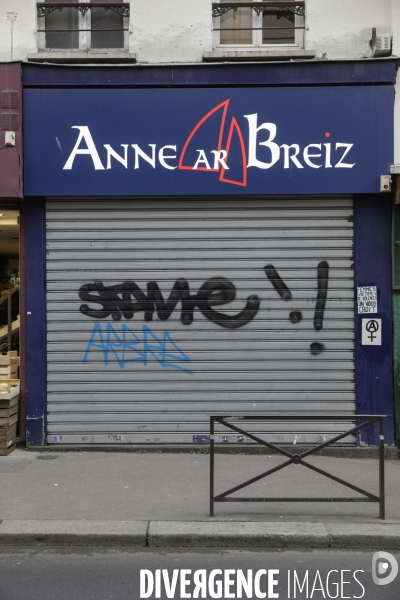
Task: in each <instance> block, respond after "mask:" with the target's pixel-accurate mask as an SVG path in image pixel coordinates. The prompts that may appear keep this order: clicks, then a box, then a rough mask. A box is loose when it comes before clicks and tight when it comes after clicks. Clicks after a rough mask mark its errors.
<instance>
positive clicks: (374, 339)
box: [361, 319, 382, 346]
mask: <svg viewBox="0 0 400 600" xmlns="http://www.w3.org/2000/svg"><path fill="white" fill-rule="evenodd" d="M361 321H362V336H361V344H362V345H363V346H382V319H361Z"/></svg>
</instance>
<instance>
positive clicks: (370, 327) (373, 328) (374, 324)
mask: <svg viewBox="0 0 400 600" xmlns="http://www.w3.org/2000/svg"><path fill="white" fill-rule="evenodd" d="M365 329H366V330H367V331H368V333H370V334H371V335H370V336H368V337H369V339H370V340H371V342H372V341H373V340H374V339H375V338H376V335H374V333H376V332H377V331H378V329H379V323H378V321H375V319H371V320H370V321H368V323H367V324H366V326H365Z"/></svg>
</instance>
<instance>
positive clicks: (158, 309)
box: [0, 0, 400, 445]
mask: <svg viewBox="0 0 400 600" xmlns="http://www.w3.org/2000/svg"><path fill="white" fill-rule="evenodd" d="M20 4H21V6H22V5H23V4H26V5H27V4H29V6H30V7H31V8H32V11H31V13H29V11H24V12H23V16H21V13H22V10H21V11H17V5H18V3H15V4H13V7H14V6H15V7H16V8H15V12H13V13H11V12H10V13H7V18H6V20H5V23H6V25H7V26H8V27H9V30H10V44H11V45H10V47H9V49H7V48H6V46H4V47H3V48H1V54H0V57H2V58H3V60H5V61H6V60H11V59H12V60H21V61H24V64H23V65H22V83H23V88H24V96H23V98H24V162H25V172H24V185H25V201H24V203H25V221H26V225H25V233H24V243H25V244H26V261H25V264H24V273H25V279H24V281H25V283H24V285H25V286H26V308H25V311H26V349H27V350H26V363H25V366H26V373H27V377H26V390H27V409H26V432H27V440H28V441H29V442H31V443H32V444H34V445H40V444H41V443H48V444H79V445H83V444H157V443H161V444H180V443H181V444H182V443H185V444H191V443H201V442H206V441H207V439H208V438H207V435H208V415H210V414H226V413H230V412H232V411H241V412H246V413H249V414H251V413H253V414H254V413H260V412H261V413H264V412H282V414H285V415H290V414H299V413H300V414H303V415H304V414H309V415H315V414H319V413H321V414H327V413H329V414H333V415H335V414H337V415H339V414H348V415H349V421H350V415H353V414H385V415H387V418H386V421H385V423H386V428H385V441H386V443H387V444H389V445H392V444H394V443H395V439H396V435H395V434H396V426H395V409H394V404H395V402H394V398H395V392H396V389H397V388H396V385H397V384H396V375H394V373H396V369H394V361H393V310H392V240H391V237H392V226H393V223H394V219H393V210H394V209H393V194H392V193H391V191H393V190H394V180H395V178H396V166H395V165H396V164H400V156H399V159H398V161H396V157H397V156H398V155H399V154H400V153H399V141H398V139H395V135H394V132H395V131H396V127H397V123H398V119H399V117H398V107H397V106H396V104H395V90H396V85H397V84H396V52H397V46H396V44H397V45H398V44H399V43H400V42H399V41H398V38H396V27H398V25H399V22H400V11H399V9H398V8H397V7H396V6H395V3H394V2H390V1H387V2H383V3H380V6H379V7H377V6H376V3H375V2H372V1H371V2H367V3H366V2H363V3H360V2H358V1H354V2H351V3H348V2H346V3H345V4H346V6H345V5H344V3H335V6H334V7H332V6H331V3H327V2H320V1H318V2H316V1H315V0H306V2H301V1H299V2H286V3H283V2H281V1H277V2H255V3H251V4H250V3H237V2H233V3H232V2H231V3H229V2H223V3H211V2H197V3H196V7H195V8H193V9H191V10H190V11H189V10H188V9H187V5H186V3H185V4H184V3H182V2H180V1H176V2H172V3H170V5H169V12H168V17H167V18H166V17H165V13H163V12H162V7H161V4H160V6H158V5H157V3H156V4H152V7H151V9H150V8H149V7H144V6H143V4H142V3H139V2H130V3H126V4H123V3H119V2H103V3H102V4H104V7H103V6H98V5H93V6H92V7H90V3H85V2H80V3H77V6H76V7H71V6H68V7H67V6H64V7H63V6H62V5H63V3H62V2H53V3H52V2H46V3H37V4H35V3H23V2H22V1H21V2H20ZM349 4H350V6H349ZM361 4H362V7H361ZM60 8H62V10H60ZM13 10H14V8H13ZM29 15H30V16H29ZM344 15H345V16H344ZM20 17H21V19H20ZM353 17H354V18H353ZM31 28H32V30H31ZM3 39H4V36H3ZM7 52H9V55H7ZM399 172H400V171H399ZM391 185H393V188H392V190H391V188H390V186H391ZM394 306H395V307H396V296H395V292H394ZM394 315H396V310H395V311H394ZM395 331H396V330H395ZM394 339H395V340H396V338H394ZM394 347H395V349H396V343H395V344H394ZM342 428H343V426H342V425H340V424H337V423H335V422H334V421H332V422H331V423H329V424H326V423H325V424H324V423H323V422H308V423H304V424H303V425H301V426H299V424H298V423H296V422H295V421H293V422H289V423H279V422H278V423H274V425H273V426H269V427H267V428H266V427H265V426H264V425H263V426H262V427H261V426H260V425H257V424H254V425H253V429H252V431H254V432H255V433H259V434H262V435H265V436H267V439H269V440H271V441H274V442H281V443H294V442H295V443H307V442H316V441H322V440H324V439H329V437H330V436H333V435H335V434H337V433H339V432H340V431H341V430H342ZM218 435H219V438H220V439H219V438H218V439H219V441H221V442H222V441H228V442H230V443H243V442H246V440H243V439H241V437H240V436H236V435H229V436H223V435H222V433H221V434H220V433H218ZM344 441H345V443H356V444H376V443H377V441H378V435H377V431H366V432H365V433H363V434H362V435H360V436H359V435H357V437H356V436H354V437H349V438H348V439H345V440H344Z"/></svg>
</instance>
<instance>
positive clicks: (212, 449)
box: [210, 417, 214, 517]
mask: <svg viewBox="0 0 400 600" xmlns="http://www.w3.org/2000/svg"><path fill="white" fill-rule="evenodd" d="M213 516H214V418H213V417H210V517H213Z"/></svg>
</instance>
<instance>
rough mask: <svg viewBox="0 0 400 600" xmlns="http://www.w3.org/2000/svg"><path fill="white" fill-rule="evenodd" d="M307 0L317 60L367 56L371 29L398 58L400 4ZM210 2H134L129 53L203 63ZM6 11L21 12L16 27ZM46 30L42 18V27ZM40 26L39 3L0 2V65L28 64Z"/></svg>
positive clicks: (309, 37)
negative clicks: (389, 41)
mask: <svg viewBox="0 0 400 600" xmlns="http://www.w3.org/2000/svg"><path fill="white" fill-rule="evenodd" d="M306 2H307V6H306V14H307V17H306V25H307V30H306V36H305V37H306V49H310V50H311V49H314V50H315V51H316V52H317V58H326V59H335V58H337V59H354V58H363V57H369V56H370V55H371V50H370V47H369V40H370V39H371V35H372V32H371V30H372V27H376V28H377V31H378V33H389V32H392V33H393V35H394V48H393V49H394V53H395V54H396V55H398V56H400V26H399V25H400V23H399V21H400V0H306ZM211 4H212V0H168V1H166V0H152V1H151V2H149V1H143V0H131V18H130V26H131V28H132V33H130V34H129V49H130V51H131V52H134V53H135V54H136V56H137V60H138V62H144V63H165V62H185V63H187V62H201V61H202V56H203V53H204V52H209V51H211V50H212V17H211ZM8 12H12V13H17V19H16V21H14V22H13V24H12V22H11V21H10V20H8V19H7V13H8ZM391 19H392V21H393V22H392V23H391ZM11 26H12V28H13V43H12V48H13V52H12V57H11ZM43 26H44V19H41V20H40V21H39V27H43ZM37 27H38V21H37V17H36V1H35V0H0V61H1V62H5V61H9V60H11V58H12V59H13V60H25V59H26V56H27V54H28V53H35V52H37V46H36V33H35V32H36V28H37ZM397 32H399V33H398V34H397V35H396V33H397Z"/></svg>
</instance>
